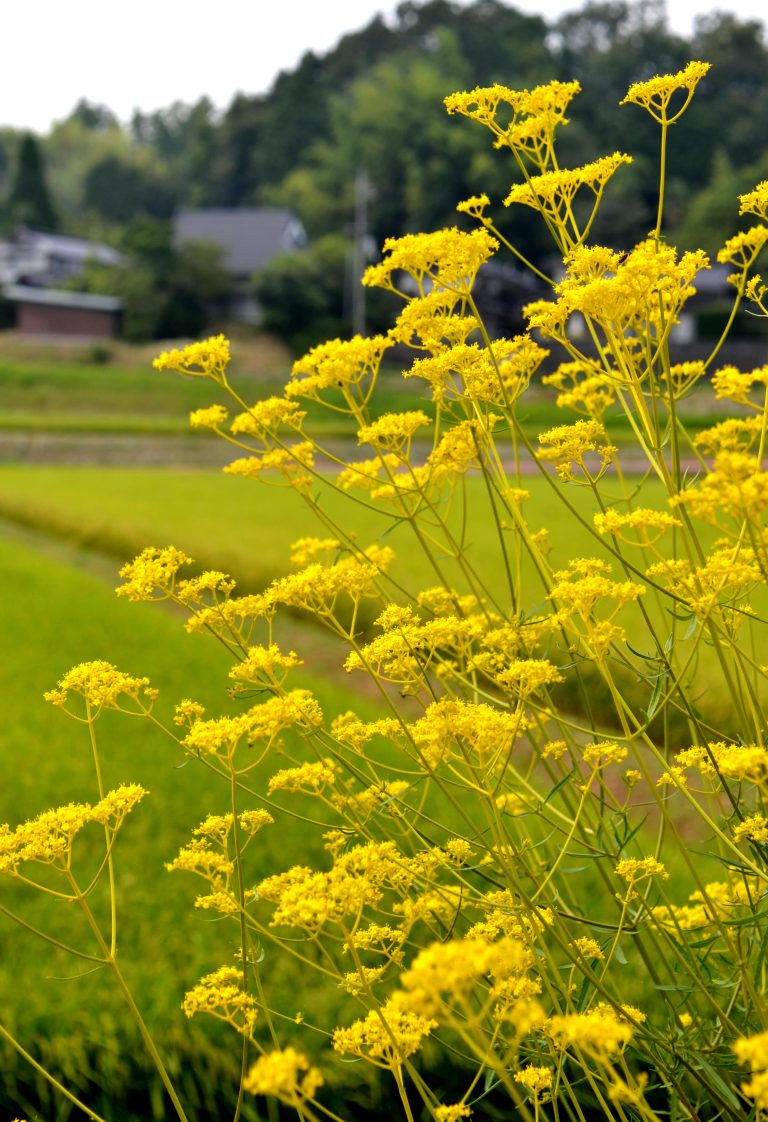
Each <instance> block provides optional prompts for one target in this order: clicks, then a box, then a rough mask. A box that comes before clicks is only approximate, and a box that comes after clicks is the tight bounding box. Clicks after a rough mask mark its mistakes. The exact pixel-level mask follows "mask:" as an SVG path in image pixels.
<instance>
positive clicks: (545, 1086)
mask: <svg viewBox="0 0 768 1122" xmlns="http://www.w3.org/2000/svg"><path fill="white" fill-rule="evenodd" d="M514 1079H515V1083H520V1084H522V1086H523V1087H526V1088H527V1089H528V1090H529V1091H530V1092H531V1094H532V1095H533V1097H534V1098H535V1099H537V1100H538V1099H540V1098H541V1097H542V1096H543V1095H544V1094H545V1093H546V1092H547V1091H549V1089H550V1088H551V1086H552V1069H551V1068H549V1067H543V1066H535V1065H534V1064H528V1066H527V1067H524V1068H521V1069H520V1071H516V1072H515V1075H514Z"/></svg>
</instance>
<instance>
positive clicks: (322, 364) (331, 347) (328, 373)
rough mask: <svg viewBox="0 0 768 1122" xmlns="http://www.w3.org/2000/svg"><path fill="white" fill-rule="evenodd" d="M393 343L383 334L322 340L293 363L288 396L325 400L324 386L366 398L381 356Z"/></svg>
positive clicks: (287, 388)
mask: <svg viewBox="0 0 768 1122" xmlns="http://www.w3.org/2000/svg"><path fill="white" fill-rule="evenodd" d="M392 345H393V340H392V339H388V338H387V337H386V336H383V335H372V336H371V337H370V338H363V337H362V336H361V335H355V336H354V338H352V339H349V340H341V339H332V340H330V341H329V342H327V343H321V344H320V345H319V346H317V347H313V348H312V350H311V351H309V352H308V353H307V354H305V355H304V356H303V357H302V358H300V359H297V361H296V362H295V363H294V364H293V369H292V371H291V380H290V382H289V383H288V385H287V386H286V388H285V393H286V396H287V397H306V398H314V399H317V400H322V399H321V398H320V394H321V392H322V391H323V390H329V389H336V390H341V391H346V393H347V394H352V393H355V392H356V393H357V394H359V395H361V396H362V397H364V398H367V397H368V395H369V394H370V393H371V391H372V389H373V385H374V384H375V381H376V378H377V376H378V373H379V367H380V366H381V360H382V358H383V356H384V354H385V353H386V352H387V350H389V348H390V347H391V346H392Z"/></svg>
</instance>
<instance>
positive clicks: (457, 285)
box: [363, 226, 499, 296]
mask: <svg viewBox="0 0 768 1122" xmlns="http://www.w3.org/2000/svg"><path fill="white" fill-rule="evenodd" d="M498 247H499V243H498V242H497V241H496V239H495V238H492V237H491V235H490V234H489V233H487V231H486V230H484V229H481V230H473V231H472V233H470V234H466V233H464V232H463V231H461V230H458V229H457V228H456V227H455V226H454V227H452V228H450V229H446V230H437V231H436V232H435V233H433V234H405V235H404V236H403V237H401V238H387V240H386V241H385V242H384V253H385V254H387V256H386V258H385V259H384V260H383V261H382V262H381V263H380V264H378V265H370V266H369V267H368V268H367V269H366V271H365V273H364V275H363V284H365V285H369V286H370V287H379V288H386V289H389V290H390V291H392V292H397V293H398V294H399V295H407V294H406V293H404V292H403V291H401V289H399V288H398V287H397V285H398V283H400V282H399V281H396V276H395V275H396V274H397V273H401V272H402V273H406V274H407V275H408V276H409V277H411V279H412V281H414V282H415V283H416V285H417V289H418V294H419V295H421V296H424V295H425V294H426V292H427V291H428V290H430V289H431V288H432V287H433V286H434V288H436V289H438V290H445V289H447V290H449V291H452V292H456V293H459V294H460V295H466V294H468V293H469V292H470V291H471V289H472V285H473V284H474V281H475V277H476V276H477V271H478V269H479V268H480V266H481V265H483V264H484V263H485V262H486V261H487V260H488V259H489V257H491V256H492V254H493V253H494V252H495V251H496V250H497V249H498Z"/></svg>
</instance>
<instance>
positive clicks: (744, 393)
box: [712, 366, 768, 411]
mask: <svg viewBox="0 0 768 1122" xmlns="http://www.w3.org/2000/svg"><path fill="white" fill-rule="evenodd" d="M759 386H762V387H763V388H765V387H767V386H768V366H759V367H758V368H757V369H756V370H752V371H750V372H749V373H748V374H747V373H746V372H744V371H741V370H738V369H737V368H736V367H735V366H723V367H721V368H720V369H719V370H716V371H715V373H714V374H713V375H712V389H713V390H714V391H715V397H716V398H717V399H718V401H720V400H721V399H722V398H728V400H729V401H736V402H738V404H739V405H747V406H749V407H750V408H752V409H758V410H760V411H762V405H756V404H755V403H754V402H753V401H752V400H751V399H750V397H749V395H750V393H751V392H752V390H753V389H754V388H755V387H759Z"/></svg>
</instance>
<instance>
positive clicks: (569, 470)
mask: <svg viewBox="0 0 768 1122" xmlns="http://www.w3.org/2000/svg"><path fill="white" fill-rule="evenodd" d="M601 436H605V430H604V429H603V426H602V424H601V423H600V422H599V421H576V422H575V423H574V424H572V425H556V426H555V427H554V428H552V429H548V430H547V431H546V432H542V433H540V434H539V444H540V447H539V459H540V460H543V461H544V463H552V464H554V465H555V468H556V470H557V474H558V476H559V477H560V479H562V480H563V482H568V481H570V480H574V481H575V478H576V477H575V475H574V473H573V467H574V465H575V466H576V467H578V468H580V469H581V471H582V472H583V473H584V475H585V476H587V477H588V478H592V475H591V473H590V471H589V468H588V467H587V466H586V464H585V462H584V457H585V456H587V455H588V454H590V453H594V455H595V456H597V457H598V458H599V460H600V464H599V466H598V468H597V472H598V474H601V473H602V472H603V471H605V469H606V467H607V466H608V464H609V463H610V462H611V460H612V459H613V457H614V454H615V452H616V448H615V447H614V446H613V445H612V444H598V439H599V438H600V437H601Z"/></svg>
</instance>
